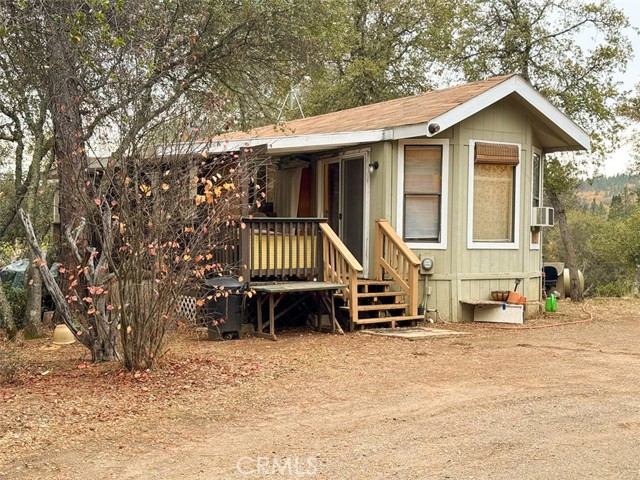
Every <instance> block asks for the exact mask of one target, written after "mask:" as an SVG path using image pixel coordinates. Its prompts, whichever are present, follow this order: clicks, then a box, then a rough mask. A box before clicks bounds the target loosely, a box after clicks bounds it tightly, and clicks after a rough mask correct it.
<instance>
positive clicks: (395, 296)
mask: <svg viewBox="0 0 640 480" xmlns="http://www.w3.org/2000/svg"><path fill="white" fill-rule="evenodd" d="M356 285H357V295H356V305H354V306H353V308H352V306H350V305H348V304H347V305H344V306H342V307H340V308H341V310H346V311H350V312H353V311H354V310H355V311H357V312H358V313H357V317H356V318H353V317H354V315H351V318H350V322H349V327H350V330H351V331H353V330H354V329H355V327H356V325H361V326H364V325H376V324H378V325H385V324H387V325H390V326H391V328H395V327H396V326H398V324H402V323H415V322H416V321H418V320H422V318H423V317H422V315H409V314H408V308H409V303H408V302H407V301H406V297H407V294H406V292H403V291H398V290H392V289H393V288H397V284H396V282H394V281H393V280H371V279H358V280H357V282H356Z"/></svg>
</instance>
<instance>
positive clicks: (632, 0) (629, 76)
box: [604, 0, 640, 175]
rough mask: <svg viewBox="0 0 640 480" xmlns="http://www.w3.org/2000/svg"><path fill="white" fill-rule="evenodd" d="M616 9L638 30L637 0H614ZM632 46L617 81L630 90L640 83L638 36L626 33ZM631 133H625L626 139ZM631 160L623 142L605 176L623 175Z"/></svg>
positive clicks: (628, 145)
mask: <svg viewBox="0 0 640 480" xmlns="http://www.w3.org/2000/svg"><path fill="white" fill-rule="evenodd" d="M613 3H614V4H615V5H616V6H617V7H618V8H621V9H622V10H624V12H625V14H626V15H627V17H628V18H629V21H630V22H631V25H632V26H634V27H636V28H640V2H639V1H638V0H614V2H613ZM626 33H627V34H628V36H629V38H630V39H631V42H632V44H633V51H634V57H633V59H632V60H631V62H630V63H629V65H628V68H627V72H626V73H625V74H624V75H621V76H620V78H619V80H620V81H621V82H623V84H624V88H625V89H627V90H632V89H633V88H634V87H635V85H636V84H637V83H640V35H638V33H634V32H632V31H628V32H626ZM630 134H631V131H627V132H625V136H626V137H628V136H629V135H630ZM630 160H631V146H630V144H629V143H628V142H624V144H623V145H621V147H620V148H619V149H618V150H616V151H615V152H614V153H613V154H612V155H611V157H610V158H609V159H608V160H607V162H606V163H605V164H604V173H605V175H615V174H617V173H624V172H625V170H626V169H627V166H628V165H629V161H630Z"/></svg>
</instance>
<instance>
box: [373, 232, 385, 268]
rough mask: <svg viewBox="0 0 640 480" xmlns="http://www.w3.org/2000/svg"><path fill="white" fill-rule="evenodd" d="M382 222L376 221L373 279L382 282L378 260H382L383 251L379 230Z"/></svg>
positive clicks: (380, 266)
mask: <svg viewBox="0 0 640 480" xmlns="http://www.w3.org/2000/svg"><path fill="white" fill-rule="evenodd" d="M382 221H384V220H382V219H379V220H376V232H375V246H374V255H375V259H374V261H375V263H374V265H375V266H374V271H375V275H374V278H375V279H376V280H382V264H381V263H380V259H381V258H382V250H383V245H382V242H383V241H384V238H383V237H382V229H381V228H380V222H382Z"/></svg>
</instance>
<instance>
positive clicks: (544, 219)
mask: <svg viewBox="0 0 640 480" xmlns="http://www.w3.org/2000/svg"><path fill="white" fill-rule="evenodd" d="M531 225H532V226H534V227H552V226H553V208H550V207H533V209H532V211H531Z"/></svg>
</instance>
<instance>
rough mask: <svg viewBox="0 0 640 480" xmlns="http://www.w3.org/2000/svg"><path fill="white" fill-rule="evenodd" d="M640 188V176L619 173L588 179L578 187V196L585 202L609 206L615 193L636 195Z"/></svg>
mask: <svg viewBox="0 0 640 480" xmlns="http://www.w3.org/2000/svg"><path fill="white" fill-rule="evenodd" d="M638 189H640V177H638V176H637V175H626V174H622V173H621V174H618V175H614V176H612V177H596V178H593V179H590V180H586V181H584V182H582V183H581V184H580V186H579V187H578V194H577V196H578V198H579V199H580V200H582V201H583V202H584V203H585V204H591V202H592V201H593V200H594V199H595V201H596V203H598V204H602V205H604V206H606V207H608V206H609V205H610V204H611V198H612V197H613V196H614V195H624V194H625V192H626V194H628V195H636V193H637V191H638Z"/></svg>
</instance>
